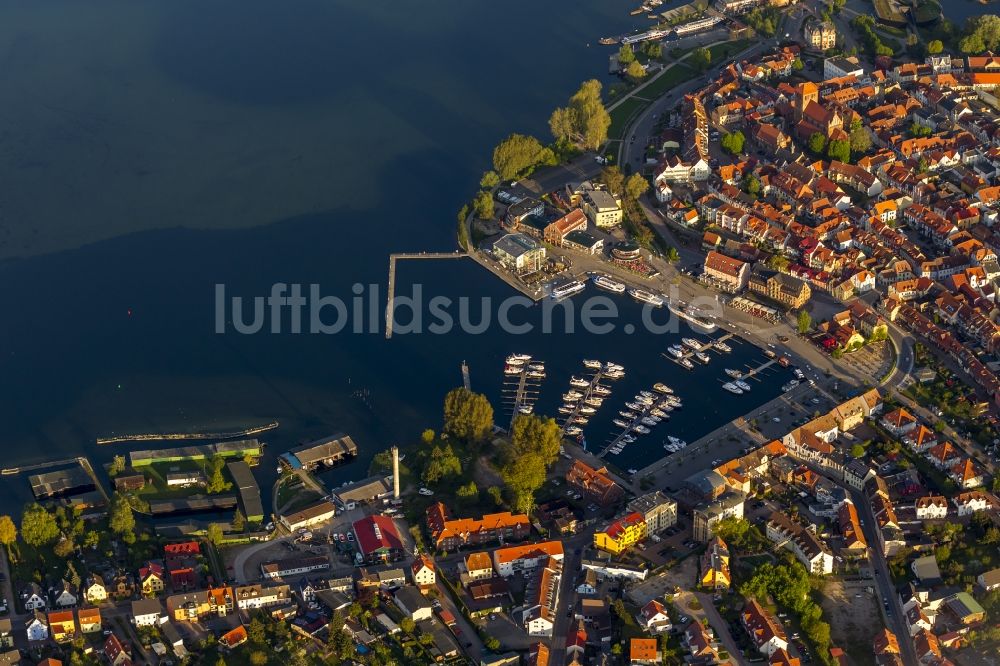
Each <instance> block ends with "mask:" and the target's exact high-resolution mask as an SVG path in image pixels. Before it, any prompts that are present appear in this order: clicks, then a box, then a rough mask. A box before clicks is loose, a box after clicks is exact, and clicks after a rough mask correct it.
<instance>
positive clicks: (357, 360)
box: [0, 0, 780, 508]
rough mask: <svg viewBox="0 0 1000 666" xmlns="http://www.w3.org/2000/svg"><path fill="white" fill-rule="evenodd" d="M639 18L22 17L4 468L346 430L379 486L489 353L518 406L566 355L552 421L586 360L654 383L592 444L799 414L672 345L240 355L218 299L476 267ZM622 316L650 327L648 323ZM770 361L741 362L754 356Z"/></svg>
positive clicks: (548, 340)
mask: <svg viewBox="0 0 1000 666" xmlns="http://www.w3.org/2000/svg"><path fill="white" fill-rule="evenodd" d="M631 4H632V3H631V2H628V1H621V0H613V1H612V0H577V1H575V2H568V1H560V2H547V3H534V2H526V1H524V0H512V1H511V2H507V3H502V4H498V3H492V4H478V3H475V4H471V5H470V4H469V3H459V2H455V1H452V0H441V1H440V2H434V3H417V2H414V1H412V0H402V1H400V2H395V3H392V4H391V5H380V4H378V3H358V2H346V1H345V2H339V1H337V0H324V1H323V2H318V1H316V2H314V1H310V0H302V1H300V2H297V3H294V4H293V5H290V6H289V5H285V4H280V5H276V4H274V3H268V2H263V1H260V0H251V1H249V2H246V1H244V2H234V1H232V0H221V1H220V2H215V3H210V4H209V5H205V4H204V3H195V2H185V1H180V2H169V3H167V2H147V3H134V2H128V1H125V0H99V1H97V2H92V3H87V4H86V5H84V4H81V3H77V2H72V1H70V0H67V1H65V2H63V1H55V0H42V1H39V2H34V3H18V4H15V3H4V4H2V5H0V56H2V58H3V65H4V66H3V68H2V69H0V71H2V72H3V73H2V74H0V85H2V89H3V90H4V91H5V93H4V104H3V106H2V107H0V109H2V110H0V117H2V118H3V123H2V125H0V128H2V129H0V182H2V183H3V187H2V189H0V253H2V256H4V257H6V259H5V260H4V261H3V262H2V263H0V297H2V299H3V303H4V305H5V313H4V317H3V321H2V324H0V424H2V425H0V428H2V430H0V436H2V438H3V443H4V446H5V448H4V451H5V456H4V463H5V465H12V464H22V463H27V462H33V461H39V460H46V459H54V458H60V457H65V456H67V455H71V454H75V453H77V452H80V451H83V452H86V453H87V454H89V455H91V456H92V457H93V458H94V460H95V462H96V463H101V462H104V461H107V460H108V459H110V457H111V456H112V455H113V454H114V453H116V452H119V451H127V450H130V449H137V448H150V445H149V444H141V445H134V446H133V445H114V446H104V447H97V446H96V445H95V444H94V440H95V439H96V438H97V437H99V436H104V435H109V434H113V433H122V432H177V431H189V430H197V431H204V430H211V431H218V430H226V429H232V428H239V427H243V426H245V425H246V424H250V423H259V422H267V421H271V420H274V419H277V420H279V421H280V422H281V424H282V426H281V428H280V429H279V430H277V431H275V432H272V433H269V434H268V435H267V436H265V437H264V439H265V440H266V441H267V442H268V443H269V451H270V455H271V456H273V455H274V454H275V453H277V452H280V451H281V450H283V449H285V448H288V447H289V446H291V445H294V444H295V443H297V442H299V441H301V440H303V439H307V438H311V437H318V436H322V435H325V434H329V433H331V432H334V431H345V432H348V433H350V434H352V436H354V438H355V439H356V440H357V441H358V443H359V444H360V445H361V447H362V451H363V455H362V456H361V460H359V461H358V462H356V463H354V464H352V465H349V466H346V467H344V468H342V469H340V470H338V471H337V472H334V473H332V474H331V480H338V481H339V480H342V479H346V478H359V477H360V476H362V475H363V474H364V468H365V467H366V464H367V460H368V459H369V458H370V456H371V455H372V454H373V453H374V452H375V451H377V450H380V449H382V448H385V447H387V446H389V445H390V444H392V443H395V442H406V441H411V440H412V439H413V438H414V437H415V436H416V434H417V433H419V432H420V431H421V430H422V429H423V428H425V427H436V426H437V425H439V423H440V405H441V401H442V398H443V396H444V393H445V392H446V391H447V390H448V389H450V388H452V387H454V386H456V385H459V384H460V383H461V375H460V372H459V365H460V363H461V361H462V360H463V359H465V360H467V361H468V362H469V365H470V367H471V371H472V384H473V388H474V389H476V390H481V391H484V392H486V393H487V394H488V395H489V396H490V397H491V398H492V399H494V401H495V403H496V404H497V406H498V408H499V390H500V382H501V370H502V363H503V358H504V356H505V355H506V354H507V353H509V352H511V351H527V352H529V353H533V354H535V355H536V356H538V357H540V358H544V359H545V360H547V361H548V364H549V375H550V378H549V380H548V382H547V383H546V385H545V387H544V392H543V396H542V402H541V403H540V408H544V409H545V410H547V411H551V409H552V408H553V407H554V406H555V405H554V401H555V400H557V399H558V395H559V394H561V393H562V392H563V391H565V389H566V386H567V384H566V382H567V381H568V378H569V376H570V374H573V373H576V372H579V362H580V360H581V359H582V358H584V357H598V358H602V359H606V360H612V361H616V362H619V363H621V364H622V365H624V366H625V367H626V368H627V369H628V370H629V375H628V378H627V380H626V381H625V382H623V384H624V385H623V386H621V387H620V388H618V387H616V392H615V395H614V396H613V399H612V400H611V401H610V403H609V404H610V405H614V406H615V408H614V409H611V408H610V407H605V408H603V409H602V414H600V415H599V417H598V418H595V420H594V422H593V424H592V427H591V429H588V431H587V434H588V437H590V438H591V439H593V440H600V441H602V440H603V438H604V437H605V435H606V433H607V431H608V430H609V426H610V419H611V418H612V416H613V415H614V413H616V412H617V410H618V409H620V408H621V407H620V406H619V405H620V404H622V403H623V402H624V400H625V398H627V397H629V396H631V395H632V394H634V393H635V392H636V391H637V390H638V389H640V388H648V387H649V386H650V385H651V384H652V383H653V382H655V381H663V382H665V383H667V384H670V385H672V386H674V387H675V388H676V389H677V390H678V392H679V393H680V394H681V395H683V396H684V397H685V398H687V402H686V405H687V407H686V409H685V410H684V412H683V413H682V414H678V416H677V417H675V419H673V420H672V421H671V423H670V424H669V425H670V428H669V432H670V434H676V435H678V436H681V437H684V438H686V439H694V438H696V437H698V436H700V435H701V434H703V433H704V432H707V431H708V430H710V429H711V428H713V427H715V426H716V425H718V424H720V423H722V422H723V421H725V420H728V419H731V418H733V417H734V416H736V415H737V414H738V413H742V412H744V411H746V409H747V408H748V407H749V406H752V405H751V403H753V404H758V403H759V402H762V401H763V400H766V399H768V398H769V397H773V395H774V394H776V392H777V391H778V389H777V384H779V383H780V381H779V380H778V379H775V380H774V381H773V382H770V383H768V385H767V386H765V387H761V388H760V389H759V390H755V391H754V394H753V395H752V396H746V397H745V398H740V399H736V398H734V397H733V396H730V395H729V394H727V393H725V392H722V391H721V390H719V389H717V387H716V386H715V385H714V382H715V381H716V380H717V378H718V377H717V376H718V375H720V374H721V367H722V362H721V361H718V362H716V363H714V364H713V366H711V369H707V368H706V369H699V370H698V371H696V372H693V373H687V374H686V373H685V372H684V371H682V370H681V369H679V368H678V366H676V365H675V364H673V363H669V362H668V361H666V360H665V359H663V358H662V357H661V356H660V353H661V352H662V351H663V350H664V349H665V348H666V347H667V346H668V345H669V344H671V343H672V342H673V341H674V338H675V337H676V336H662V335H655V334H650V333H642V334H636V335H631V336H628V335H626V334H625V333H623V332H620V333H616V334H612V335H607V336H589V335H584V334H575V335H542V334H538V333H536V334H531V335H526V336H508V335H505V334H503V333H502V332H499V331H497V330H491V331H489V332H487V333H485V334H483V335H465V334H460V333H457V332H455V333H452V334H449V335H445V336H430V335H421V336H406V335H399V336H396V337H394V338H393V339H392V340H390V341H387V340H385V339H384V337H383V336H382V335H381V334H378V333H376V334H370V335H351V334H340V335H335V336H325V335H292V334H287V333H286V334H281V335H270V334H263V333H261V334H257V335H238V334H236V333H233V332H230V333H228V334H225V335H219V334H216V333H215V310H214V293H215V285H217V284H224V285H226V289H227V291H228V293H230V294H232V295H243V296H247V297H251V296H257V295H266V294H268V293H269V292H270V288H271V285H272V284H273V283H275V282H286V283H301V284H307V285H308V284H311V283H317V284H320V285H321V286H322V289H323V292H324V293H326V294H340V295H343V296H345V297H349V296H350V295H351V291H350V289H351V286H352V285H353V284H355V283H360V284H372V283H380V284H382V285H383V289H384V283H385V280H386V273H387V257H388V254H389V253H390V252H394V251H406V250H440V249H446V250H448V249H451V248H452V247H454V240H453V236H454V227H455V222H454V220H455V211H456V210H457V209H458V208H459V207H460V205H461V203H462V201H463V200H465V199H467V198H468V197H469V196H470V195H471V193H472V192H473V190H474V188H475V185H476V182H477V181H478V178H479V174H480V173H481V172H482V171H483V170H484V169H486V168H488V163H489V153H490V150H491V148H492V146H493V145H494V144H495V143H496V142H497V141H498V140H499V139H500V138H502V137H503V136H504V135H506V134H507V133H509V132H511V131H523V132H531V133H535V134H537V135H539V136H544V135H545V134H546V132H547V129H546V120H547V117H548V113H549V111H550V109H551V108H552V107H554V106H556V105H557V104H559V103H562V102H563V100H564V99H565V98H566V97H567V96H568V95H569V94H571V93H572V91H573V90H574V89H575V87H576V86H577V85H578V83H579V82H580V81H581V80H583V79H585V78H588V77H592V76H594V75H599V74H601V73H602V72H604V71H606V69H607V68H606V62H607V60H606V58H607V55H608V51H607V50H606V49H602V48H600V47H598V46H597V45H596V40H597V38H598V37H599V36H601V35H603V34H612V33H618V32H622V31H624V30H626V29H628V28H630V27H633V26H635V25H637V23H636V21H635V19H633V18H631V17H629V16H628V13H627V9H628V8H629V7H630V6H631ZM588 42H589V43H590V44H591V45H590V46H588ZM398 280H399V283H398V285H397V287H398V290H399V291H406V290H408V289H409V288H410V285H411V284H416V283H419V284H421V285H423V289H424V292H425V294H428V295H434V294H444V295H450V296H453V297H458V296H461V295H466V296H470V297H476V298H478V297H480V296H483V295H486V296H490V297H493V298H494V299H497V300H499V299H502V298H503V297H506V296H509V295H511V290H510V289H509V288H508V287H507V286H506V285H504V284H503V283H501V282H500V281H498V280H496V279H495V278H494V277H492V276H491V275H490V274H488V273H487V272H485V271H484V270H483V269H481V268H480V267H478V266H476V265H475V264H473V263H472V262H471V261H468V260H461V261H438V262H429V261H424V262H408V263H404V264H401V265H400V268H399V273H398ZM383 298H384V296H383ZM620 307H621V309H622V312H623V313H624V315H625V317H626V318H632V319H633V320H636V321H638V318H639V308H638V306H637V305H636V304H634V303H632V302H626V301H625V300H621V301H620ZM540 312H541V309H540V308H535V309H532V310H530V311H528V313H527V314H526V315H525V317H526V318H527V319H529V320H530V319H533V318H535V317H537V316H540ZM757 354H758V352H756V351H755V350H752V349H750V348H749V347H746V348H739V349H737V350H735V351H734V357H736V358H734V359H733V362H734V363H735V362H736V361H740V362H749V361H750V360H751V359H752V358H754V357H755V355H757ZM709 381H711V382H713V385H711V386H710V388H707V389H706V388H705V385H706V384H708V383H709ZM359 391H360V392H362V395H364V396H365V399H364V400H362V399H359V398H358V397H355V395H356V394H357V393H358V392H359ZM702 394H703V397H704V399H699V398H698V396H699V395H702ZM720 396H721V399H720ZM741 401H742V402H741ZM601 419H606V421H601ZM662 428H663V431H664V435H665V434H667V428H666V426H662ZM592 431H593V432H592ZM651 437H652V436H651ZM661 439H662V438H661ZM658 441H659V440H657V442H658ZM648 446H649V447H650V448H649V449H648V451H649V454H650V455H651V454H652V453H653V452H654V451H655V449H656V448H657V447H656V446H652V445H648ZM657 446H658V444H657ZM636 450H638V449H636ZM629 464H631V462H630V463H629ZM269 469H273V465H271V464H270V460H269V461H268V464H267V465H265V466H264V468H262V474H261V475H260V476H261V481H262V486H263V487H265V488H267V487H269V485H270V483H271V482H272V481H273V475H272V474H271V473H269V472H267V470H269ZM27 499H28V493H27V484H26V482H24V481H23V480H22V481H21V482H18V483H7V484H4V485H3V486H2V487H0V508H7V507H11V506H14V505H17V504H20V503H22V502H24V501H25V500H27Z"/></svg>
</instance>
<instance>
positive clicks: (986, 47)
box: [958, 14, 1000, 54]
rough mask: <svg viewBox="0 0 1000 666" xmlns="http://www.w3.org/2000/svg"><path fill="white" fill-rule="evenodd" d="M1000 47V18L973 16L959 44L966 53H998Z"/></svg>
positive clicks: (967, 23) (966, 24) (991, 15)
mask: <svg viewBox="0 0 1000 666" xmlns="http://www.w3.org/2000/svg"><path fill="white" fill-rule="evenodd" d="M998 47H1000V16H996V15H995V14H983V15H981V16H972V17H970V18H969V20H968V21H966V23H965V36H964V37H962V39H961V40H959V42H958V48H959V49H961V50H962V52H964V53H970V54H976V53H982V52H983V51H996V50H997V48H998Z"/></svg>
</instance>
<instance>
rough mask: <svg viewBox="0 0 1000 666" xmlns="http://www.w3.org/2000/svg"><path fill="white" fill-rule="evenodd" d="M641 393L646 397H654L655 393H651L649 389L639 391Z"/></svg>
mask: <svg viewBox="0 0 1000 666" xmlns="http://www.w3.org/2000/svg"><path fill="white" fill-rule="evenodd" d="M639 395H641V396H644V397H646V398H652V397H653V394H652V393H650V392H649V391H639Z"/></svg>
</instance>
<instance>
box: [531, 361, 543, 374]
mask: <svg viewBox="0 0 1000 666" xmlns="http://www.w3.org/2000/svg"><path fill="white" fill-rule="evenodd" d="M528 370H534V371H536V372H545V364H544V363H532V364H530V365H529V366H528Z"/></svg>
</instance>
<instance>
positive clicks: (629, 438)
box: [622, 435, 635, 444]
mask: <svg viewBox="0 0 1000 666" xmlns="http://www.w3.org/2000/svg"><path fill="white" fill-rule="evenodd" d="M622 441H623V442H625V443H626V444H631V443H632V442H634V441H635V437H633V436H632V435H624V436H623V437H622Z"/></svg>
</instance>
